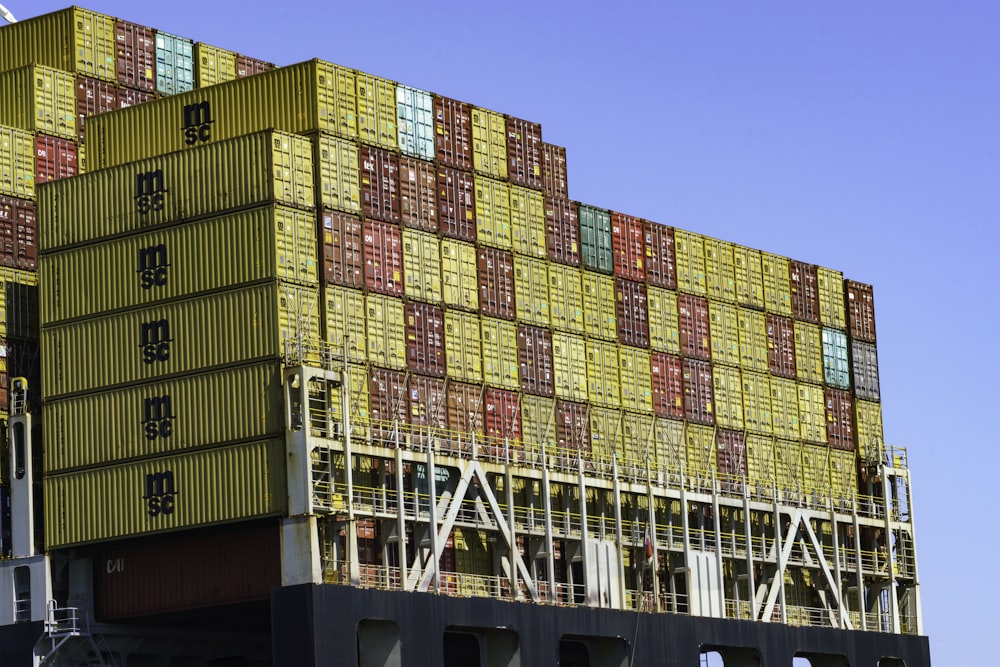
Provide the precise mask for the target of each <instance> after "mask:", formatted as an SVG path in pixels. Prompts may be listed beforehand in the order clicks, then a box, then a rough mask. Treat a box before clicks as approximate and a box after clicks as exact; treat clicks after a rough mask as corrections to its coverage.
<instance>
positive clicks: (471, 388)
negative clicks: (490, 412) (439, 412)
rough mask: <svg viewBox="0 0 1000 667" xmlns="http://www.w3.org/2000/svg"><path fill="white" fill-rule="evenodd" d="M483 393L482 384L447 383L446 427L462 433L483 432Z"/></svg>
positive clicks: (478, 433)
mask: <svg viewBox="0 0 1000 667" xmlns="http://www.w3.org/2000/svg"><path fill="white" fill-rule="evenodd" d="M485 393H486V389H485V387H483V386H482V385H475V384H465V383H462V382H449V383H448V428H449V429H450V430H451V431H455V432H458V433H460V434H462V437H463V438H465V437H467V434H475V435H477V436H479V437H482V436H483V435H484V434H485V423H484V421H485V420H484V415H485V407H484V402H485Z"/></svg>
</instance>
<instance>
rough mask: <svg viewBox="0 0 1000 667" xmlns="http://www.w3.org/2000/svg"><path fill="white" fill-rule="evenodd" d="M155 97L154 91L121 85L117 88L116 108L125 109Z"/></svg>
mask: <svg viewBox="0 0 1000 667" xmlns="http://www.w3.org/2000/svg"><path fill="white" fill-rule="evenodd" d="M155 99H157V94H156V93H150V92H146V91H144V90H134V89H132V88H125V87H124V86H121V87H119V88H118V106H117V107H116V108H117V109H127V108H129V107H134V106H136V105H137V104H145V103H146V102H149V101H150V100H155Z"/></svg>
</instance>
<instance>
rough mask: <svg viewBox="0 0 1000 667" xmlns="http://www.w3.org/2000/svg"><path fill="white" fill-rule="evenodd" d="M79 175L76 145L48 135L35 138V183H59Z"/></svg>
mask: <svg viewBox="0 0 1000 667" xmlns="http://www.w3.org/2000/svg"><path fill="white" fill-rule="evenodd" d="M78 173H79V167H78V165H77V147H76V144H75V143H73V142H72V141H70V140H69V139H63V138H61V137H50V136H48V135H47V134H39V135H37V136H36V137H35V183H45V182H47V181H57V180H59V179H60V178H69V177H70V176H75V175H76V174H78Z"/></svg>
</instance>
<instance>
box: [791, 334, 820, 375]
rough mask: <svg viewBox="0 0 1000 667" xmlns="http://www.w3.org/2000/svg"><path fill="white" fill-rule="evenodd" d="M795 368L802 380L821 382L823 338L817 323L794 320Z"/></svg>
mask: <svg viewBox="0 0 1000 667" xmlns="http://www.w3.org/2000/svg"><path fill="white" fill-rule="evenodd" d="M794 327H795V370H796V375H797V377H798V379H799V380H801V381H802V382H814V383H816V384H822V383H823V339H822V337H821V336H820V328H819V325H816V324H809V323H807V322H802V321H801V320H795V322H794Z"/></svg>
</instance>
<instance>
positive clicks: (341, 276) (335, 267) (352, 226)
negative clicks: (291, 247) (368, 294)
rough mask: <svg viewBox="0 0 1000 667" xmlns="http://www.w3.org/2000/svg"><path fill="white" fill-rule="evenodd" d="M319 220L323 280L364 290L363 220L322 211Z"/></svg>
mask: <svg viewBox="0 0 1000 667" xmlns="http://www.w3.org/2000/svg"><path fill="white" fill-rule="evenodd" d="M320 221H321V225H322V227H321V228H320V233H321V235H322V236H321V238H320V243H321V244H322V248H323V278H324V280H325V281H326V282H327V283H331V284H334V285H343V286H344V287H351V288H354V289H362V288H364V286H365V258H364V251H363V248H364V241H363V238H362V233H361V218H358V217H357V216H353V215H349V214H347V213H340V212H338V211H323V213H322V214H321V215H320Z"/></svg>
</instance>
